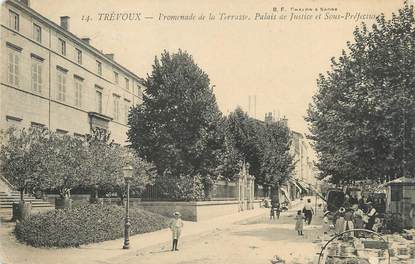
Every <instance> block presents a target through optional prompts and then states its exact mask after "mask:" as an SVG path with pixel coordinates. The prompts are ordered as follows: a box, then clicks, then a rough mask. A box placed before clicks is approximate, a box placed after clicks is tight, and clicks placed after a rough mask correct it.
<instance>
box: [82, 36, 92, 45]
mask: <svg viewBox="0 0 415 264" xmlns="http://www.w3.org/2000/svg"><path fill="white" fill-rule="evenodd" d="M81 40H82V41H83V42H85V43H86V44H88V45H89V42H90V41H91V39H90V38H81Z"/></svg>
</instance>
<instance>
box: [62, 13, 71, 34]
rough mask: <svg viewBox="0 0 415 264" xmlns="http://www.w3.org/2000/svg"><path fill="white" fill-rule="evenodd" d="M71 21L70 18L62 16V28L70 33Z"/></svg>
mask: <svg viewBox="0 0 415 264" xmlns="http://www.w3.org/2000/svg"><path fill="white" fill-rule="evenodd" d="M69 19H70V17H68V16H61V27H62V28H63V29H65V30H67V31H69Z"/></svg>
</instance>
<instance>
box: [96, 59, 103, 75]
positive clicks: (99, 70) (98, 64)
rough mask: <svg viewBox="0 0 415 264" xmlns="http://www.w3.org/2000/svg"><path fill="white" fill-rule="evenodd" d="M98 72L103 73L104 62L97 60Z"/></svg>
mask: <svg viewBox="0 0 415 264" xmlns="http://www.w3.org/2000/svg"><path fill="white" fill-rule="evenodd" d="M97 72H98V74H99V75H102V63H101V62H100V61H97Z"/></svg>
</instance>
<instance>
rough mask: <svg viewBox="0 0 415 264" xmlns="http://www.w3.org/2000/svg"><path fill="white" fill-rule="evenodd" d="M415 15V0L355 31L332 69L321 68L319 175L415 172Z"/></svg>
mask: <svg viewBox="0 0 415 264" xmlns="http://www.w3.org/2000/svg"><path fill="white" fill-rule="evenodd" d="M414 26H415V20H414V11H413V6H408V4H407V3H405V6H404V7H403V8H402V9H400V10H399V12H398V14H393V16H392V19H390V20H386V19H385V17H384V15H381V16H379V17H377V19H376V23H375V24H373V26H372V28H371V30H369V29H368V28H367V26H366V25H365V24H362V26H361V27H360V28H356V29H355V31H354V42H353V43H350V42H348V43H347V47H348V51H347V52H346V51H343V53H342V55H341V56H340V57H339V58H338V59H337V60H336V59H334V58H333V59H332V66H331V70H330V71H329V72H328V73H327V74H326V75H323V74H320V76H319V79H318V80H317V86H318V93H317V94H316V95H315V96H314V97H313V103H312V104H311V105H310V107H309V109H308V114H307V117H306V120H307V121H308V122H309V125H310V130H311V135H310V138H311V139H312V140H314V147H315V149H316V152H317V155H318V157H319V162H318V164H317V166H318V168H319V169H320V171H321V175H320V176H321V177H322V178H323V177H326V176H329V175H331V176H332V180H333V182H340V181H346V182H347V181H354V180H359V179H373V180H386V179H393V178H396V177H400V176H414V175H415V174H414V172H415V140H414V124H415V112H414V111H413V109H414V106H415V103H414V98H415V85H414V84H415V74H414V73H415V27H414Z"/></svg>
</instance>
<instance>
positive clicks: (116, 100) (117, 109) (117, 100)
mask: <svg viewBox="0 0 415 264" xmlns="http://www.w3.org/2000/svg"><path fill="white" fill-rule="evenodd" d="M113 99H114V120H117V121H118V120H120V97H119V96H118V95H115V94H114V95H113Z"/></svg>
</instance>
